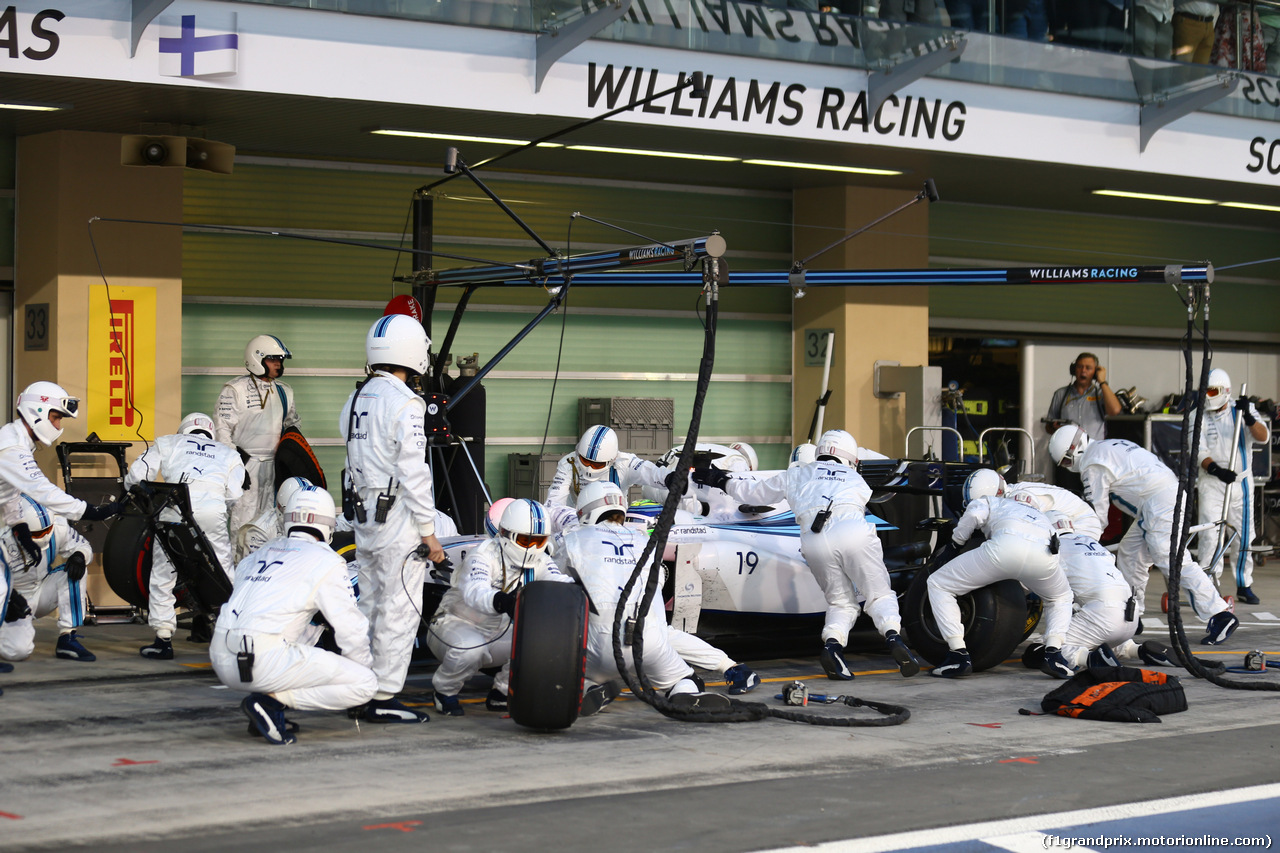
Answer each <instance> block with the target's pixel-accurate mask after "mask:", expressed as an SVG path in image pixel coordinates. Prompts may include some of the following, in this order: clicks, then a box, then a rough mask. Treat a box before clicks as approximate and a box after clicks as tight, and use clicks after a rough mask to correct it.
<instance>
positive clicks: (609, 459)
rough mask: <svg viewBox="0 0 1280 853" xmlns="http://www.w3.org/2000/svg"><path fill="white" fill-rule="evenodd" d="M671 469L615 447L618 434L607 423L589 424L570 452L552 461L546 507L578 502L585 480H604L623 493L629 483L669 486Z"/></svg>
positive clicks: (673, 474)
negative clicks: (616, 486) (553, 463)
mask: <svg viewBox="0 0 1280 853" xmlns="http://www.w3.org/2000/svg"><path fill="white" fill-rule="evenodd" d="M674 477H675V472H672V471H665V470H663V469H662V468H659V467H658V466H657V465H654V464H653V463H652V462H650V461H648V460H647V459H641V458H640V457H639V456H636V455H635V454H634V453H627V452H625V451H623V452H619V451H618V434H617V433H616V432H614V431H613V430H611V429H609V428H608V427H607V426H599V425H597V426H593V427H589V428H588V429H587V431H586V432H584V433H583V434H582V438H580V439H578V445H577V447H575V448H574V450H573V452H572V453H566V454H565V455H564V457H562V458H561V459H560V461H559V462H558V463H557V464H556V474H555V476H554V477H553V478H552V479H551V485H550V486H548V487H547V499H546V501H545V503H546V505H547V507H554V506H567V507H576V506H577V505H578V494H579V493H580V492H581V491H582V489H583V487H584V486H586V485H587V484H588V483H594V482H596V481H599V480H608V481H610V482H612V483H615V484H617V485H618V487H619V488H621V489H622V492H623V494H626V492H627V490H628V489H630V488H631V487H632V486H635V485H641V486H653V487H657V488H669V487H668V486H667V480H668V479H674Z"/></svg>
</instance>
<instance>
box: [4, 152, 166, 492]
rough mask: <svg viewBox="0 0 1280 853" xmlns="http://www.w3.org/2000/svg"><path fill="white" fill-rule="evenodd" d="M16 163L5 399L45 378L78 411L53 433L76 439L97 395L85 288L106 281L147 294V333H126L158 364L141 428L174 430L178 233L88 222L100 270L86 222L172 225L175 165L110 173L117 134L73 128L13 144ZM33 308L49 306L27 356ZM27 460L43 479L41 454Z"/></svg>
mask: <svg viewBox="0 0 1280 853" xmlns="http://www.w3.org/2000/svg"><path fill="white" fill-rule="evenodd" d="M17 160H18V163H17V172H18V174H17V208H18V211H17V251H16V253H15V254H16V260H15V283H14V284H15V289H16V294H15V300H14V301H15V306H14V307H15V326H16V331H17V334H16V335H15V337H16V339H17V340H16V346H15V349H16V358H15V382H14V385H15V392H20V391H21V390H22V389H23V388H25V387H26V386H27V385H28V384H29V383H31V382H35V381H37V380H40V379H46V380H50V381H53V382H57V383H58V384H59V385H62V386H63V387H64V388H66V389H67V391H68V392H69V393H70V394H72V395H73V396H77V397H80V398H81V400H82V401H84V407H85V411H81V413H80V417H79V418H77V419H75V420H70V419H68V420H66V421H64V426H65V428H66V431H65V432H64V433H63V436H62V438H63V440H65V441H79V440H83V439H84V437H85V435H86V434H87V432H88V429H87V425H88V422H89V418H88V414H89V413H88V411H87V410H88V408H89V407H90V406H93V405H101V401H102V399H103V397H104V393H105V392H104V389H102V388H92V389H91V388H89V387H88V375H89V363H88V361H89V353H90V347H89V288H90V286H92V285H101V284H102V283H103V279H102V276H103V275H104V274H105V276H106V279H107V282H108V283H109V284H110V286H111V287H112V288H113V289H115V288H124V287H146V288H154V290H155V294H156V323H155V327H154V328H153V329H144V328H138V329H137V334H138V336H139V338H145V337H150V338H151V339H153V340H154V343H155V353H156V360H157V363H156V365H155V368H154V370H155V382H156V389H155V420H154V422H152V423H143V424H142V425H141V430H142V434H143V435H144V436H145V437H146V438H148V439H152V438H154V437H155V436H156V435H163V434H165V433H170V432H174V431H175V430H176V427H177V425H178V423H179V422H180V420H181V417H182V416H181V411H180V408H181V403H182V229H181V228H178V227H171V226H156V225H132V224H122V223H115V222H99V223H97V224H95V225H94V227H93V237H94V240H95V241H96V243H97V257H98V258H99V259H100V260H101V265H102V266H101V273H100V272H99V267H98V261H97V260H95V257H94V251H93V246H92V244H91V243H90V240H89V219H90V218H91V217H94V216H99V217H111V218H122V219H142V220H151V221H163V222H181V221H182V171H183V170H182V169H180V168H165V167H159V166H149V167H136V166H121V165H120V137H119V136H117V135H115V134H107V133H85V132H78V131H57V132H54V133H44V134H39V135H36V136H26V137H22V138H21V139H19V140H18V158H17ZM33 304H47V305H48V306H49V308H48V349H47V350H28V349H26V337H25V332H26V323H25V320H26V307H27V306H28V305H33ZM94 352H95V358H96V357H98V356H97V355H96V353H98V352H99V350H97V349H95V351H94ZM137 367H138V368H139V369H141V368H143V367H146V365H141V364H139V365H137ZM37 458H39V459H40V461H41V463H42V465H43V466H44V467H45V470H46V472H47V473H49V474H50V475H51V476H53V473H54V466H55V464H56V463H55V462H54V461H53V458H52V454H46V453H38V454H37ZM54 481H55V482H60V478H58V477H56V476H55V477H54Z"/></svg>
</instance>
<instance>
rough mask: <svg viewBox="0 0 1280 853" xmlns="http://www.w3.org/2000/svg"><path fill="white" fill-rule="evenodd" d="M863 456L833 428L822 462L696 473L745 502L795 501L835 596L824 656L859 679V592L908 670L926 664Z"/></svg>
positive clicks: (830, 599) (834, 672) (829, 593)
mask: <svg viewBox="0 0 1280 853" xmlns="http://www.w3.org/2000/svg"><path fill="white" fill-rule="evenodd" d="M857 460H858V444H857V442H856V441H854V439H853V436H851V435H849V433H847V432H845V431H844V430H842V429H833V430H828V431H826V432H824V433H823V434H822V437H821V438H819V439H818V446H817V449H816V461H814V462H810V463H808V464H806V465H797V466H796V467H793V468H788V469H787V470H786V471H781V472H779V473H777V474H775V475H774V476H772V477H768V478H765V479H761V480H745V479H738V478H735V477H733V476H731V475H729V474H728V473H727V472H725V471H720V470H718V469H714V468H711V469H702V468H698V469H695V470H694V471H693V473H692V474H691V475H690V478H691V479H692V480H693V481H694V482H695V483H698V484H700V485H706V486H713V487H715V488H718V489H722V490H723V491H725V492H727V493H728V494H730V495H732V496H733V497H734V498H736V499H738V500H739V501H741V502H743V503H744V504H773V503H776V502H777V501H780V500H784V499H785V500H786V501H787V503H789V504H790V505H791V509H792V510H793V511H794V512H795V514H796V520H797V521H798V522H799V524H800V551H801V553H802V554H804V559H805V562H806V563H808V564H809V570H810V571H812V572H813V576H814V579H815V580H817V582H818V586H820V587H821V588H822V594H823V595H824V596H825V597H826V599H827V622H826V625H825V626H823V629H822V641H823V648H822V654H821V656H820V657H819V662H820V663H821V664H822V668H823V669H824V670H825V671H826V673H827V677H828V678H830V679H832V680H846V681H847V680H850V679H852V678H853V672H852V670H850V669H849V665H848V664H847V663H846V662H845V659H844V654H843V650H844V647H845V644H846V643H848V642H849V629H850V628H852V627H853V622H854V620H855V619H856V618H857V616H858V603H857V598H856V597H855V596H856V591H861V592H862V593H863V595H864V596H865V597H866V605H865V607H866V610H867V614H868V615H869V616H870V617H871V620H872V622H874V623H875V626H876V630H877V631H879V632H880V633H882V634H884V638H885V642H886V643H888V645H889V653H890V654H892V655H893V659H894V660H895V661H896V662H897V664H898V669H899V670H900V671H901V672H902V675H903V676H904V677H907V676H912V675H915V674H916V673H917V672H919V671H920V662H919V661H918V660H916V657H915V655H914V654H912V652H911V650H910V649H908V648H907V644H906V641H905V640H903V638H902V635H901V634H900V633H899V632H900V631H901V630H902V619H901V617H900V616H899V614H898V599H897V597H896V596H895V595H894V592H893V589H892V588H891V587H890V586H889V571H888V569H886V568H885V565H884V549H883V547H882V546H881V545H880V537H879V536H878V535H876V529H875V527H874V526H873V525H871V524H870V523H869V522H868V521H867V519H866V510H867V501H869V500H870V499H871V487H870V486H868V485H867V482H866V480H864V479H862V475H861V474H859V473H858V471H857V469H856V467H855V466H856V465H857ZM855 587H856V591H855Z"/></svg>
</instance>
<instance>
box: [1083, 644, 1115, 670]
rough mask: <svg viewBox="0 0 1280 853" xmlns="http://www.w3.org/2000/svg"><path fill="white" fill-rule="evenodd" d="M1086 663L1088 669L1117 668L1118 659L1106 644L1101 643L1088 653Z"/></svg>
mask: <svg viewBox="0 0 1280 853" xmlns="http://www.w3.org/2000/svg"><path fill="white" fill-rule="evenodd" d="M1088 663H1089V666H1090V667H1095V666H1119V665H1120V659H1119V658H1118V657H1116V653H1115V652H1114V651H1113V650H1112V648H1111V647H1110V646H1108V645H1107V644H1106V643H1103V644H1102V645H1100V646H1098V647H1097V648H1096V649H1094V650H1093V651H1091V652H1089V660H1088Z"/></svg>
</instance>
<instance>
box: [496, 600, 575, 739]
mask: <svg viewBox="0 0 1280 853" xmlns="http://www.w3.org/2000/svg"><path fill="white" fill-rule="evenodd" d="M512 630H513V632H514V633H513V635H512V638H511V680H510V687H509V688H508V698H507V702H508V710H509V712H510V714H511V719H512V720H514V721H515V722H516V724H517V725H521V726H524V727H525V728H529V729H538V730H540V731H554V730H556V729H567V728H569V726H571V725H573V723H574V721H575V720H576V719H578V707H579V704H580V703H581V701H582V678H583V674H584V671H585V668H586V662H587V594H586V591H585V590H584V589H583V588H582V587H580V586H578V585H577V584H568V583H555V582H553V581H533V582H532V583H528V584H525V586H524V588H523V589H522V590H521V591H520V597H519V598H518V599H516V615H515V620H514V625H513V628H512Z"/></svg>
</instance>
